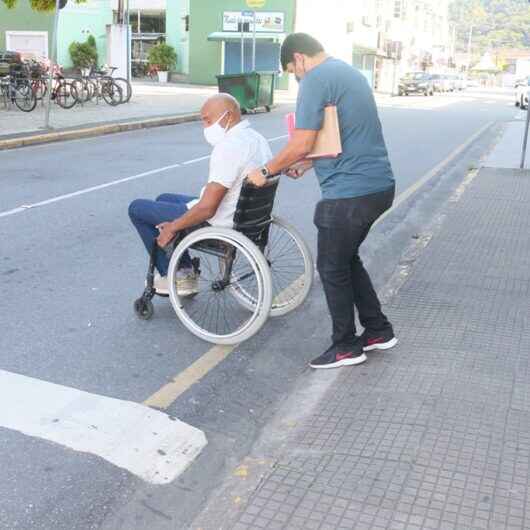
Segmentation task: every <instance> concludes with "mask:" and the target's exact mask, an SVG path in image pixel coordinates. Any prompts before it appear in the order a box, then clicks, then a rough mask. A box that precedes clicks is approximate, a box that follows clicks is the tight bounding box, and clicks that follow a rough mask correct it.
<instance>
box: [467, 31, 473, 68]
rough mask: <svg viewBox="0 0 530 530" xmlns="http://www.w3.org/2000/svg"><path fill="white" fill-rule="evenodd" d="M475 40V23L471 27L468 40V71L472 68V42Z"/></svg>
mask: <svg viewBox="0 0 530 530" xmlns="http://www.w3.org/2000/svg"><path fill="white" fill-rule="evenodd" d="M472 40H473V24H471V27H470V28H469V39H468V41H467V71H468V73H469V70H470V68H471V42H472Z"/></svg>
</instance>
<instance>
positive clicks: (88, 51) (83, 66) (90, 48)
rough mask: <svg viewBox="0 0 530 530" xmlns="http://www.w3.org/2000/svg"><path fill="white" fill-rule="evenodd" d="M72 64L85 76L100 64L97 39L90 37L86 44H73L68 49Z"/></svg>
mask: <svg viewBox="0 0 530 530" xmlns="http://www.w3.org/2000/svg"><path fill="white" fill-rule="evenodd" d="M68 51H69V52H70V57H71V58H72V63H73V64H74V66H75V67H76V68H79V70H81V73H82V74H83V75H86V71H87V70H90V69H91V68H92V67H93V66H95V65H96V64H97V62H98V51H97V48H96V39H95V38H94V37H93V36H92V35H90V36H89V37H88V39H87V40H86V41H85V42H72V44H70V46H69V47H68Z"/></svg>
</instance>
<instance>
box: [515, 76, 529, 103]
mask: <svg viewBox="0 0 530 530" xmlns="http://www.w3.org/2000/svg"><path fill="white" fill-rule="evenodd" d="M529 90H530V77H524V78H523V79H519V80H518V81H516V83H515V106H516V107H520V108H521V109H523V110H524V109H526V108H527V107H528V91H529Z"/></svg>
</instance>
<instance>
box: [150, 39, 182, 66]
mask: <svg viewBox="0 0 530 530" xmlns="http://www.w3.org/2000/svg"><path fill="white" fill-rule="evenodd" d="M149 64H150V65H156V66H158V68H159V69H160V70H162V71H169V70H171V68H174V67H175V65H176V64H177V53H176V52H175V49H174V48H173V46H169V45H168V44H166V43H164V42H161V43H160V44H157V45H156V46H153V47H152V48H151V49H150V50H149Z"/></svg>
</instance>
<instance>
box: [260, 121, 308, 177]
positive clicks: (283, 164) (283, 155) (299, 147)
mask: <svg viewBox="0 0 530 530" xmlns="http://www.w3.org/2000/svg"><path fill="white" fill-rule="evenodd" d="M317 135H318V131H312V130H309V129H295V130H294V133H293V136H292V138H291V140H290V141H289V143H288V144H287V145H286V146H285V147H284V148H283V149H282V150H281V151H280V152H279V153H278V154H277V155H276V156H275V157H274V158H273V159H272V160H271V161H270V162H268V163H267V167H268V168H269V171H270V172H271V174H273V175H275V174H277V173H280V172H282V171H284V170H286V169H288V168H290V167H291V166H292V165H293V164H295V163H296V162H300V161H301V160H304V159H305V158H306V157H307V155H308V154H309V153H311V151H312V150H313V147H314V146H315V142H316V140H317Z"/></svg>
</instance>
